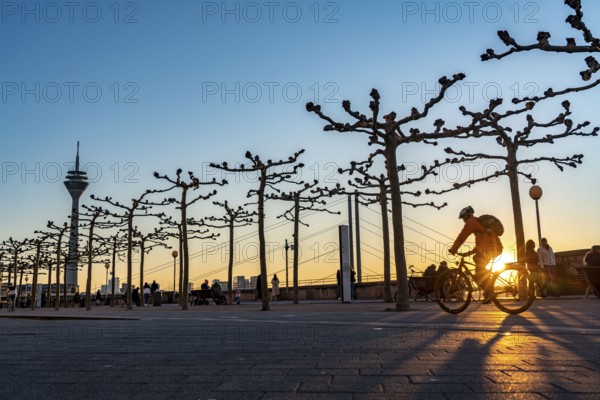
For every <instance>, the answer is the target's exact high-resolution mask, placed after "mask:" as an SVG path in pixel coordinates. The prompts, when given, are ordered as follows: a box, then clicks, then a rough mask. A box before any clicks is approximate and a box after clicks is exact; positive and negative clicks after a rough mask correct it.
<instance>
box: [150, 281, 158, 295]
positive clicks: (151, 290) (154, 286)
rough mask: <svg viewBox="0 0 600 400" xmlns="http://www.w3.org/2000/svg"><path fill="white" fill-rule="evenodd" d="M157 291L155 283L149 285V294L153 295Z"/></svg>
mask: <svg viewBox="0 0 600 400" xmlns="http://www.w3.org/2000/svg"><path fill="white" fill-rule="evenodd" d="M157 290H158V283H156V281H152V285H150V293H154V292H156V291H157Z"/></svg>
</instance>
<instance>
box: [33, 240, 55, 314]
mask: <svg viewBox="0 0 600 400" xmlns="http://www.w3.org/2000/svg"><path fill="white" fill-rule="evenodd" d="M49 237H50V235H49V234H47V233H46V234H44V233H42V234H40V235H39V236H38V237H37V238H35V258H34V260H33V279H32V283H31V284H32V287H31V298H32V301H31V304H30V310H31V311H34V310H35V299H36V297H37V285H38V275H39V270H40V265H41V264H42V262H43V255H44V253H45V252H46V251H47V250H48V246H47V244H46V243H45V242H46V240H47V239H48V238H49ZM48 274H50V273H48Z"/></svg>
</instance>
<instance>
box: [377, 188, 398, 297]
mask: <svg viewBox="0 0 600 400" xmlns="http://www.w3.org/2000/svg"><path fill="white" fill-rule="evenodd" d="M387 202H388V200H387V186H385V185H382V186H381V187H380V193H379V205H380V206H381V230H382V234H383V301H384V302H386V303H391V302H392V301H393V300H394V299H393V297H392V279H391V265H390V256H391V255H390V224H389V221H388V216H387V214H388V206H387Z"/></svg>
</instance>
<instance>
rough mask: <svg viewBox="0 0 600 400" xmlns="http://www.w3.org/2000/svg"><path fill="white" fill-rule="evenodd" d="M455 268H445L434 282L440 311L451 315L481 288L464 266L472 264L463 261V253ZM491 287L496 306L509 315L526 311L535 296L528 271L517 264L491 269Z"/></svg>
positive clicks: (459, 310)
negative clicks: (495, 269)
mask: <svg viewBox="0 0 600 400" xmlns="http://www.w3.org/2000/svg"><path fill="white" fill-rule="evenodd" d="M459 255H460V256H461V258H460V261H459V262H458V263H457V264H458V267H457V268H452V269H449V270H447V271H444V272H443V273H442V274H441V275H440V276H439V277H438V279H437V281H436V283H435V298H436V301H437V303H438V305H439V306H440V307H441V308H442V310H444V311H446V312H447V313H450V314H458V313H461V312H463V311H464V310H466V309H467V307H468V306H469V303H471V300H473V297H474V296H473V293H474V292H477V291H478V292H479V298H481V293H482V292H483V288H482V287H481V285H480V284H479V283H478V282H477V281H476V280H475V275H474V274H473V273H472V272H471V270H470V269H469V268H468V267H467V265H473V266H474V265H475V264H473V263H470V262H467V261H465V256H466V254H464V253H463V254H459ZM488 282H491V285H492V287H493V290H494V292H493V294H492V296H491V298H489V299H488V298H484V300H491V301H492V302H493V303H494V304H495V305H496V307H498V308H499V309H500V310H502V311H504V312H505V313H508V314H519V313H522V312H523V311H525V310H527V309H528V308H529V307H530V306H531V304H532V303H533V300H534V299H535V293H534V285H533V282H532V281H531V279H530V275H529V271H527V269H526V268H525V267H523V266H522V265H520V264H517V263H513V264H505V265H504V268H503V269H502V270H500V271H497V272H492V273H491V275H490V278H489V281H488Z"/></svg>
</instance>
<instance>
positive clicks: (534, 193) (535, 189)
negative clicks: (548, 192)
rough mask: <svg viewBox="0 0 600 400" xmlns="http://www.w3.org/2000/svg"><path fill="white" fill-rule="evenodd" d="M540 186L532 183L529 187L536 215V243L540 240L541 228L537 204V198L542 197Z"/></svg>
mask: <svg viewBox="0 0 600 400" xmlns="http://www.w3.org/2000/svg"><path fill="white" fill-rule="evenodd" d="M542 193H543V192H542V188H541V187H539V186H537V185H533V186H532V187H531V188H529V197H531V198H532V199H533V200H535V215H536V217H537V231H538V244H539V243H540V242H541V241H542V229H541V227H540V208H539V206H538V200H539V199H540V198H541V197H542Z"/></svg>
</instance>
